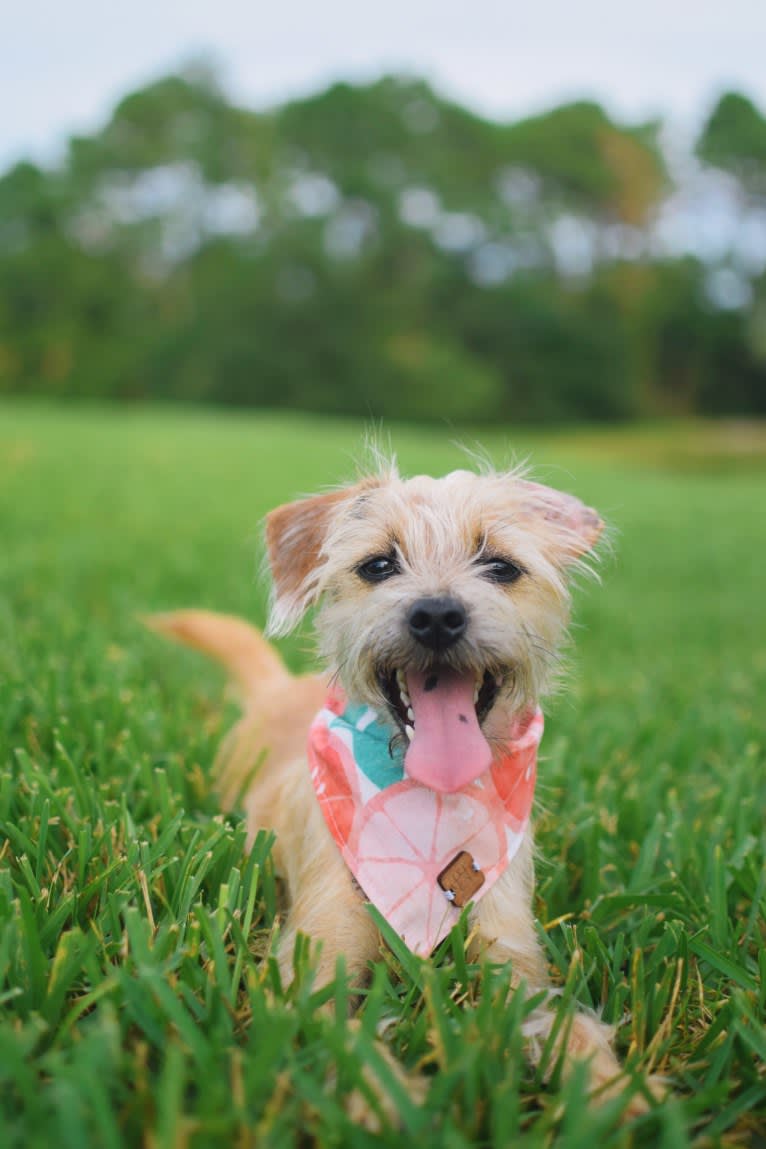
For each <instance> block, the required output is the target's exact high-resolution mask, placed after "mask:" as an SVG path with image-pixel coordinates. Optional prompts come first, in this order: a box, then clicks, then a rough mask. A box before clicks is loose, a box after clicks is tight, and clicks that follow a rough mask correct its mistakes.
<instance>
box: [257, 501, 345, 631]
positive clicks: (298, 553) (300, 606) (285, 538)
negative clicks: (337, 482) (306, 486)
mask: <svg viewBox="0 0 766 1149" xmlns="http://www.w3.org/2000/svg"><path fill="white" fill-rule="evenodd" d="M355 491H356V488H355V487H351V488H348V487H347V488H345V489H344V490H340V491H328V493H327V494H324V495H314V496H312V498H309V499H298V500H297V502H294V503H285V504H284V506H281V507H277V508H276V509H275V510H273V511H271V512H270V513H269V514H268V515H267V516H266V549H267V551H268V557H269V566H270V567H271V576H272V579H273V584H274V590H273V594H272V600H271V611H270V615H269V624H268V627H267V633H268V634H272V635H273V634H288V633H289V631H291V630H292V629H293V627H295V626H297V624H298V623H299V622H300V620H301V618H302V616H303V615H304V614H305V612H306V610H307V609H308V608H309V606H310V605H311V604H312V603H313V602H315V601H316V599H317V597H318V587H319V574H320V571H321V566H322V561H321V559H322V547H323V546H324V541H325V539H326V537H327V531H328V529H329V526H330V523H331V521H332V518H333V515H334V514H335V512H336V511H337V510H338V508H339V507H340V505H341V504H342V503H345V502H346V501H347V500H348V499H349V498H352V497H353V495H354V493H355Z"/></svg>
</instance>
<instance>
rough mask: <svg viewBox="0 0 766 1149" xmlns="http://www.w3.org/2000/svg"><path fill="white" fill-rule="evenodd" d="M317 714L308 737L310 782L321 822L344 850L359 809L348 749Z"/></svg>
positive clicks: (322, 713) (352, 765)
mask: <svg viewBox="0 0 766 1149" xmlns="http://www.w3.org/2000/svg"><path fill="white" fill-rule="evenodd" d="M327 717H328V716H327V715H325V714H324V712H322V711H320V713H319V715H318V716H317V719H316V721H315V722H314V725H313V726H312V728H311V734H310V737H309V744H308V750H309V765H310V767H311V779H312V782H313V783H314V789H315V790H316V795H317V798H318V800H319V805H320V807H321V810H322V813H323V814H324V818H325V821H326V822H327V825H328V827H329V829H330V832H331V834H332V836H333V838H334V839H335V841H336V842H337V843H338V845H339V846H340V848H341V850H344V849H345V847H346V845H347V843H348V842H349V839H350V838H351V835H352V833H353V829H354V818H355V815H356V811H357V808H358V805H359V792H358V787H357V781H356V768H355V766H354V760H353V757H352V754H351V751H350V749H349V748H348V747H347V746H346V745H345V744H344V743H343V741H342V740H341V739H340V738H334V737H333V736H332V734H331V732H330V729H329V726H328V725H327Z"/></svg>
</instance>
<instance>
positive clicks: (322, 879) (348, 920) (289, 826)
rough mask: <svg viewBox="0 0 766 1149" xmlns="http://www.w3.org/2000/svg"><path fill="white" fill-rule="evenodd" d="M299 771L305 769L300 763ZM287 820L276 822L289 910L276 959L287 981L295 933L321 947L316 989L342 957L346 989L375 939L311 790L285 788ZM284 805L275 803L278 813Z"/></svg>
mask: <svg viewBox="0 0 766 1149" xmlns="http://www.w3.org/2000/svg"><path fill="white" fill-rule="evenodd" d="M303 768H304V769H307V768H306V767H305V765H304V767H303ZM290 794H291V797H292V811H291V817H289V818H284V817H280V818H279V819H278V822H277V827H276V829H277V845H278V847H279V851H278V853H279V863H280V869H281V870H282V872H283V873H284V875H285V877H286V879H287V886H288V894H289V899H290V908H289V911H288V915H287V920H286V922H285V927H284V930H283V932H282V935H281V938H280V942H279V949H278V954H277V958H278V961H279V967H280V971H281V973H282V977H283V979H284V980H285V981H288V982H289V981H290V980H291V979H292V961H293V951H294V948H295V939H296V936H297V934H299V933H301V934H306V935H307V936H308V937H310V938H311V939H312V941H314V942H318V943H320V945H321V950H320V952H319V957H318V965H317V968H316V981H317V985H318V986H323V985H326V984H327V983H328V982H330V981H332V979H333V978H334V977H335V966H336V962H337V959H338V957H339V956H340V955H341V954H342V955H343V958H344V960H345V963H346V970H347V973H348V976H349V978H350V980H351V984H352V985H359V984H360V983H361V981H362V980H363V979H364V975H365V973H366V971H367V966H368V964H369V963H370V962H371V961H374V959H375V958H376V957H377V955H378V952H379V949H380V935H379V934H378V930H377V928H376V926H375V923H374V922H373V919H372V917H371V915H370V913H369V912H368V910H367V907H366V906H365V903H364V897H363V895H362V894H361V892H360V891H359V889H358V888H357V887H356V886H355V885H354V881H353V878H352V877H351V873H350V871H349V869H348V867H347V866H346V863H345V862H344V861H343V857H342V856H341V853H340V851H339V850H338V847H337V845H336V844H335V842H334V841H333V839H332V837H331V835H330V832H329V830H328V829H327V826H326V824H325V821H324V817H323V815H322V812H321V810H320V807H319V803H318V802H317V801H316V799H315V796H314V792H313V790H311V792H310V794H309V793H307V792H306V790H305V789H304V791H299V790H298V788H297V787H292V788H291V790H290ZM288 805H289V803H287V802H284V801H283V802H281V803H279V807H278V808H279V811H280V813H282V811H284V809H285V808H286V806H288Z"/></svg>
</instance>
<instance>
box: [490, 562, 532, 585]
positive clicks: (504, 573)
mask: <svg viewBox="0 0 766 1149" xmlns="http://www.w3.org/2000/svg"><path fill="white" fill-rule="evenodd" d="M481 573H482V574H483V575H484V576H485V578H488V579H491V580H492V582H502V583H512V582H516V580H517V579H520V578H521V576H522V575H523V574H524V571H523V569H522V568H521V567H520V566H517V565H516V563H513V562H511V560H510V559H489V558H488V559H486V560H485V561H484V562H482V564H481Z"/></svg>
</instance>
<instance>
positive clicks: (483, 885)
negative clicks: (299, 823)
mask: <svg viewBox="0 0 766 1149" xmlns="http://www.w3.org/2000/svg"><path fill="white" fill-rule="evenodd" d="M542 733H543V715H542V712H541V711H540V710H539V709H538V710H536V711H534V712H530V713H529V714H527V715H526V716H524V718H522V719H521V720H519V721H517V722H516V723H515V724H514V726H513V728H512V730H511V732H510V738H509V741H508V744H507V747H506V751H505V754H504V755H503V757H502V758H501V759H499V760H496V761H493V762H492V764H491V766H490V767H489V769H487V770H486V771H485V772H484V773H483V774H482V775H481V776H480V777H478V778H476V779H475V781H473V782H471V783H470V784H469V785H467V786H464V787H463V788H462V789H460V790H457V791H456V792H455V793H440V792H438V791H436V790H432V789H430V788H428V787H427V786H423V785H422V784H421V783H420V782H416V781H414V780H413V779H411V778H408V777H407V776H406V775H405V772H404V758H403V755H402V753H401V750H397V748H396V747H395V746H392V744H391V739H392V736H393V729H392V727H391V726H390V725H389V724H388V723H386V722H383V721H381V719H380V717H379V715H378V714H377V713H376V712H375V711H374V710H371V709H370V708H369V707H366V706H358V705H354V704H350V703H349V702H348V701H347V700H346V698H345V697H344V695H342V694H341V693H340V692H339V691H337V690H335V691H331V692H330V694H329V695H328V698H327V701H326V703H325V706H324V707H323V708H322V710H320V711H319V713H318V714H317V716H316V718H315V719H314V721H313V723H312V725H311V729H310V731H309V742H308V753H309V764H310V766H311V780H312V782H313V784H314V789H315V790H316V793H317V798H318V799H319V805H320V807H321V809H322V813H323V814H324V817H325V821H326V822H327V825H328V827H329V829H330V832H331V834H332V836H333V838H334V839H335V841H336V842H337V844H338V846H339V848H340V851H341V853H342V855H343V857H344V859H345V861H346V864H347V865H348V867H349V869H350V870H351V872H352V874H353V875H354V877H355V878H356V879H357V881H358V882H359V884H360V886H361V887H362V889H363V891H364V893H365V895H366V897H367V898H368V899H369V900H370V901H371V902H372V903H373V905H374V906H376V908H377V909H378V910H379V911H380V913H381V914H382V915H383V916H384V917H385V918H386V920H387V921H388V922H389V923H390V925H391V926H393V928H394V929H395V930H396V932H397V933H398V934H399V935H400V936H401V937H402V938H403V940H404V942H405V943H406V944H407V946H408V947H409V948H410V949H411V950H412V951H413V953H416V954H421V955H422V956H426V955H427V954H429V953H430V952H431V950H432V949H433V948H434V946H436V945H437V944H438V943H439V942H440V941H441V940H442V938H444V937H446V935H447V934H448V933H449V931H450V930H451V929H452V927H453V926H454V925H455V923H456V922H457V920H458V918H459V917H460V907H461V906H462V905H464V904H466V902H467V901H469V900H470V901H473V902H476V901H478V900H479V898H481V897H483V896H484V894H485V893H486V892H487V890H489V889H490V888H491V887H492V885H493V884H494V883H495V882H496V881H497V879H498V878H499V877H500V875H501V874H502V873H503V871H504V870H505V868H506V866H507V865H508V863H509V861H510V860H511V858H513V856H514V854H515V853H516V851H517V850H518V848H519V846H520V845H521V842H522V839H523V837H524V831H525V830H526V827H527V823H528V821H529V814H530V810H531V807H532V798H533V796H534V789H535V776H536V771H537V747H538V745H539V743H540V739H541V737H542Z"/></svg>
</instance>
